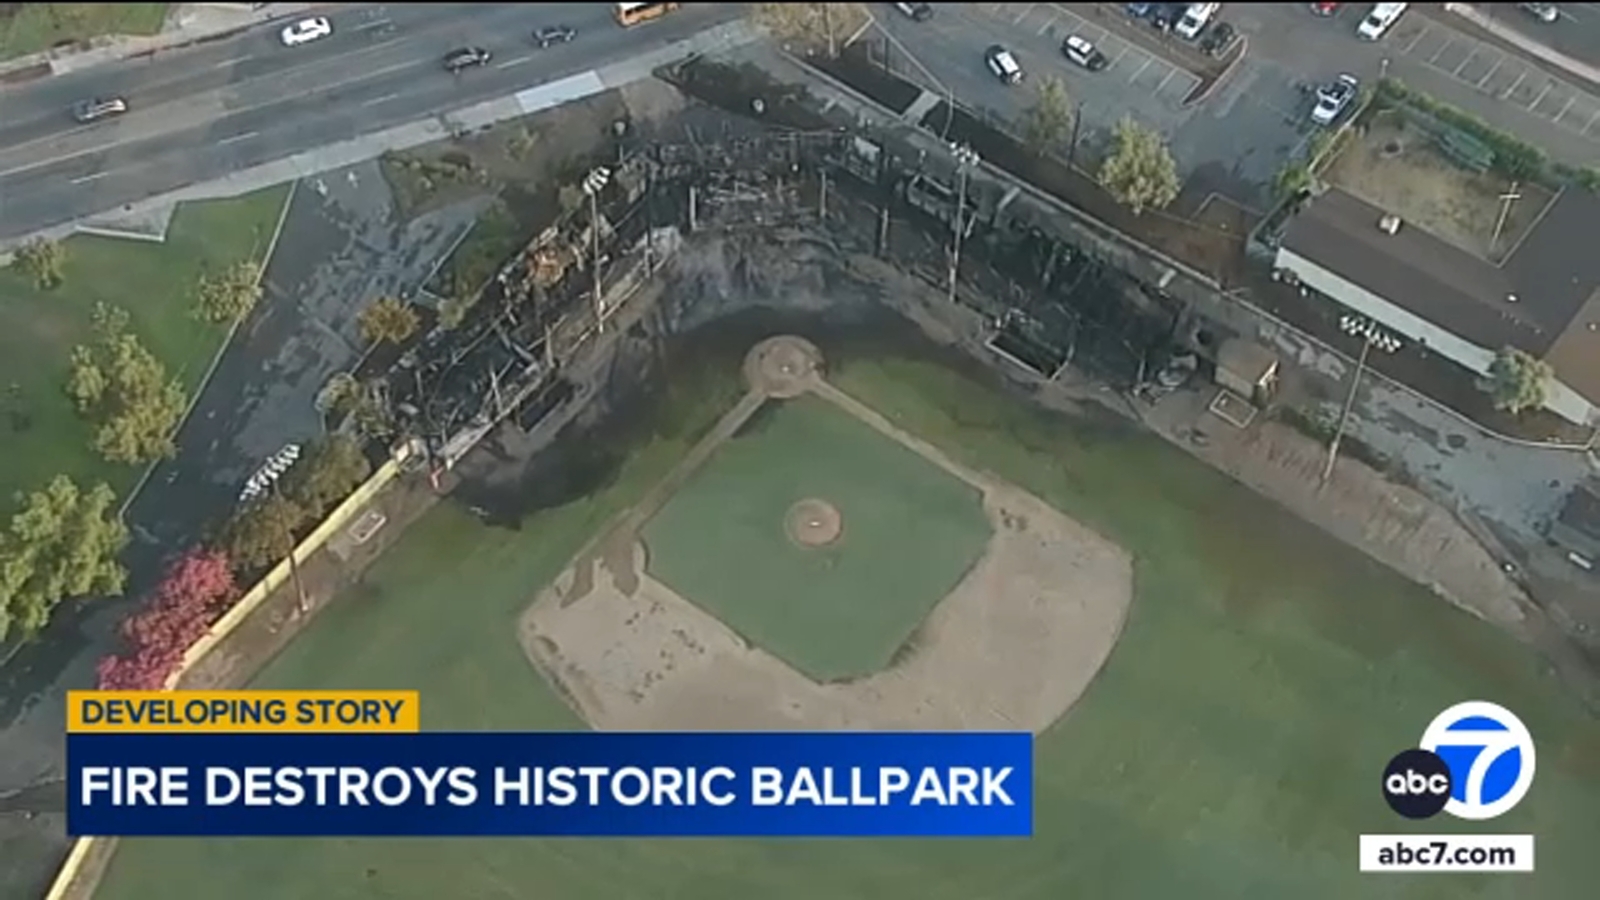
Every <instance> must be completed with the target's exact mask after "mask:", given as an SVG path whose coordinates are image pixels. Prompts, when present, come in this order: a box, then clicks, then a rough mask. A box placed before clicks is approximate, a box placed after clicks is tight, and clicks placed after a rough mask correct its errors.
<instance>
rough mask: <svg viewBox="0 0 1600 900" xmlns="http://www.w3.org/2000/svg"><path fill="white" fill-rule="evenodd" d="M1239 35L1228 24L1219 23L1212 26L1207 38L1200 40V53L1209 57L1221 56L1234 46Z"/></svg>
mask: <svg viewBox="0 0 1600 900" xmlns="http://www.w3.org/2000/svg"><path fill="white" fill-rule="evenodd" d="M1237 37H1238V33H1237V32H1235V31H1234V30H1233V26H1232V25H1229V24H1228V23H1227V22H1218V23H1217V24H1215V25H1213V26H1211V30H1210V31H1208V32H1206V36H1205V37H1203V38H1201V39H1200V52H1201V53H1204V54H1205V55H1207V56H1221V55H1222V54H1224V53H1226V52H1228V48H1229V47H1232V46H1233V41H1234V39H1235V38H1237Z"/></svg>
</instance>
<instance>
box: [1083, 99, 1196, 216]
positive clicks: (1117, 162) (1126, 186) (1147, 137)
mask: <svg viewBox="0 0 1600 900" xmlns="http://www.w3.org/2000/svg"><path fill="white" fill-rule="evenodd" d="M1100 186H1101V187H1103V188H1105V189H1106V190H1107V191H1108V192H1110V194H1111V196H1112V197H1114V198H1116V201H1117V202H1118V203H1121V204H1122V205H1123V206H1126V207H1127V208H1128V210H1129V211H1130V212H1132V213H1133V214H1134V215H1136V216H1137V215H1140V214H1141V213H1143V212H1144V211H1145V210H1147V209H1160V208H1162V207H1164V206H1166V205H1167V204H1168V203H1171V202H1172V201H1173V200H1175V199H1177V196H1178V188H1179V184H1178V167H1177V164H1176V163H1174V162H1173V161H1172V154H1171V153H1169V152H1168V151H1167V145H1166V144H1165V143H1163V142H1162V140H1161V135H1160V133H1158V132H1156V131H1155V130H1153V129H1150V128H1145V127H1144V126H1142V125H1140V124H1139V123H1138V122H1135V121H1134V120H1133V119H1131V118H1124V119H1123V120H1122V121H1120V122H1118V123H1117V130H1116V147H1115V148H1114V149H1113V150H1112V151H1111V155H1110V156H1109V157H1107V158H1106V161H1105V163H1104V164H1103V165H1102V166H1101V167H1100Z"/></svg>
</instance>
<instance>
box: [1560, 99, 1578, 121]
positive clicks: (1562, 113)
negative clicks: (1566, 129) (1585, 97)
mask: <svg viewBox="0 0 1600 900" xmlns="http://www.w3.org/2000/svg"><path fill="white" fill-rule="evenodd" d="M1576 99H1578V95H1577V94H1573V95H1572V96H1570V97H1568V98H1567V105H1566V106H1563V107H1561V112H1558V113H1556V117H1555V120H1554V121H1555V123H1556V124H1557V125H1560V124H1561V117H1562V116H1565V115H1566V114H1567V110H1569V109H1571V108H1572V101H1574V100H1576Z"/></svg>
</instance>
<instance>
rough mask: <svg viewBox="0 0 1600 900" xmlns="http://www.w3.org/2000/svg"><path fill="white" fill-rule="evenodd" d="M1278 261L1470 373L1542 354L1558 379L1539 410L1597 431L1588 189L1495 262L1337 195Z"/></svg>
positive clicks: (1314, 209)
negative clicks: (1521, 355) (1498, 360)
mask: <svg viewBox="0 0 1600 900" xmlns="http://www.w3.org/2000/svg"><path fill="white" fill-rule="evenodd" d="M1386 219H1387V220H1388V221H1387V222H1386V221H1385V220H1386ZM1396 225H1398V227H1393V226H1396ZM1386 226H1389V227H1386ZM1276 264H1277V267H1278V268H1279V269H1281V270H1285V271H1288V272H1291V273H1293V274H1294V276H1295V277H1296V278H1298V279H1299V281H1300V282H1301V283H1302V284H1304V285H1305V286H1307V287H1309V288H1311V289H1313V290H1315V291H1317V292H1318V293H1320V294H1322V295H1324V296H1326V297H1328V298H1330V299H1332V300H1334V301H1335V302H1337V303H1339V304H1341V305H1343V306H1345V307H1348V308H1349V309H1350V310H1352V311H1354V312H1355V313H1358V314H1359V315H1362V316H1365V317H1366V318H1368V319H1371V320H1372V321H1374V322H1376V323H1378V324H1379V325H1381V326H1382V327H1383V328H1385V329H1387V330H1389V331H1391V332H1393V333H1394V334H1396V335H1398V336H1400V337H1402V338H1405V339H1407V340H1409V341H1412V342H1414V343H1417V344H1420V345H1422V346H1425V347H1427V348H1428V350H1429V351H1430V352H1433V353H1435V354H1437V355H1440V356H1443V357H1445V358H1447V359H1450V360H1452V361H1454V362H1456V363H1458V364H1459V365H1461V366H1464V367H1465V368H1467V369H1468V370H1470V371H1472V372H1475V373H1477V374H1480V375H1481V374H1484V373H1486V372H1488V369H1489V364H1490V363H1491V362H1492V361H1493V360H1494V357H1495V354H1496V353H1497V352H1498V351H1499V350H1500V349H1501V348H1502V347H1507V346H1510V347H1516V348H1518V349H1520V350H1523V351H1526V352H1527V353H1530V354H1532V355H1534V356H1536V357H1539V358H1540V359H1543V360H1545V361H1546V362H1547V363H1549V364H1550V366H1551V368H1552V369H1553V370H1554V372H1555V379H1554V380H1555V383H1553V384H1551V385H1549V389H1548V391H1547V392H1546V393H1547V398H1546V401H1545V405H1546V407H1548V408H1549V409H1550V410H1551V411H1553V412H1555V413H1557V414H1559V415H1561V416H1562V417H1564V418H1566V419H1568V420H1570V421H1572V422H1575V423H1578V424H1580V425H1590V424H1600V197H1597V196H1596V195H1595V194H1593V193H1591V192H1589V191H1586V190H1582V189H1578V188H1568V189H1566V190H1564V191H1562V192H1561V193H1560V194H1558V195H1557V196H1556V197H1555V199H1554V200H1552V201H1551V202H1550V204H1549V206H1548V207H1546V209H1545V211H1544V213H1543V215H1542V216H1540V218H1539V220H1538V221H1537V222H1536V223H1534V225H1533V226H1532V227H1531V228H1529V229H1528V230H1527V232H1526V233H1525V234H1524V235H1523V236H1522V238H1521V240H1520V242H1519V243H1517V244H1516V246H1515V247H1513V248H1512V250H1511V252H1510V254H1509V255H1507V256H1506V258H1505V260H1504V262H1502V263H1501V264H1499V265H1495V264H1494V263H1492V262H1490V261H1489V260H1488V259H1485V258H1484V257H1482V256H1479V255H1476V254H1474V253H1470V252H1468V251H1466V250H1463V249H1461V248H1459V247H1457V246H1455V245H1453V244H1451V243H1448V242H1446V241H1444V240H1442V239H1440V238H1438V237H1435V236H1434V235H1432V234H1430V233H1428V232H1427V231H1424V230H1423V229H1421V228H1416V227H1409V226H1408V225H1407V223H1405V222H1397V221H1396V220H1395V219H1394V218H1393V217H1392V216H1388V215H1387V214H1386V212H1385V211H1384V210H1382V209H1379V208H1378V207H1376V206H1373V205H1371V204H1369V203H1367V202H1365V201H1363V200H1361V199H1360V198H1358V197H1356V196H1354V195H1353V194H1350V193H1347V192H1345V191H1343V190H1339V189H1337V188H1335V189H1332V190H1329V191H1327V192H1326V193H1324V194H1322V195H1320V196H1318V197H1316V198H1315V199H1313V200H1311V201H1310V202H1308V203H1307V204H1306V206H1305V208H1304V209H1303V210H1301V211H1300V212H1299V213H1298V214H1297V215H1296V216H1295V218H1294V219H1293V220H1292V221H1291V222H1290V223H1289V225H1288V228H1287V229H1286V230H1285V232H1284V235H1283V241H1282V244H1281V245H1280V246H1279V248H1278V253H1277V261H1276Z"/></svg>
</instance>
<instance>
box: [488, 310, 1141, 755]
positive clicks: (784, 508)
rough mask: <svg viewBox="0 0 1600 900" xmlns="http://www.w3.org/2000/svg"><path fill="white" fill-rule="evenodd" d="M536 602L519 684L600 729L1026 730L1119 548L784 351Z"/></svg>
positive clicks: (1036, 720) (1106, 618) (1050, 710)
mask: <svg viewBox="0 0 1600 900" xmlns="http://www.w3.org/2000/svg"><path fill="white" fill-rule="evenodd" d="M745 373H746V377H747V380H748V381H749V383H750V388H751V393H750V394H749V395H747V396H746V397H745V399H744V400H742V401H741V402H740V403H739V404H738V405H737V406H736V407H735V408H734V409H733V410H732V411H730V412H729V413H728V414H727V416H725V417H724V420H723V421H722V422H719V423H718V426H717V427H715V428H713V429H712V431H711V432H710V433H709V435H708V436H707V437H706V439H705V440H704V441H703V442H702V444H701V445H700V446H697V447H695V448H694V449H693V450H691V451H690V453H689V454H688V455H687V456H686V457H685V459H684V461H683V462H682V463H681V464H680V465H679V467H678V469H676V470H674V471H673V472H672V473H669V474H668V476H667V477H666V478H665V479H664V480H663V482H662V484H660V485H658V486H657V489H656V490H655V491H653V492H652V493H651V494H650V495H647V497H646V499H645V500H643V501H641V503H640V504H639V505H638V506H637V507H635V508H634V509H633V510H630V511H629V512H628V513H627V514H625V515H623V516H622V517H620V518H619V519H618V520H617V521H616V522H614V523H613V524H612V525H611V526H610V527H609V528H608V529H607V530H606V532H605V533H604V534H602V535H601V536H600V537H598V538H597V539H596V540H595V541H594V542H593V543H592V544H591V545H590V547H589V549H586V550H585V551H583V552H582V553H580V554H579V556H578V557H577V558H576V559H574V560H573V562H572V563H571V564H570V565H569V566H568V567H567V569H566V570H565V571H563V572H562V573H561V574H560V575H559V576H558V577H557V578H556V580H555V582H554V583H553V584H551V585H550V586H549V587H547V588H546V589H544V590H543V591H541V592H540V594H539V595H538V596H537V597H536V598H535V600H534V602H533V604H532V605H531V606H530V607H529V609H528V610H527V612H526V613H524V615H523V616H522V618H521V620H520V622H519V627H518V630H519V638H520V640H521V642H522V645H523V648H524V650H525V651H526V652H527V654H528V656H529V658H530V659H531V660H532V661H533V663H534V665H535V667H536V668H538V669H539V671H540V672H541V673H542V674H543V675H544V676H545V677H546V678H547V679H548V680H549V681H550V682H551V684H552V685H554V686H555V687H556V688H557V690H558V691H559V692H560V693H561V694H562V696H563V697H564V698H565V699H566V700H567V702H568V703H570V704H571V705H572V706H573V707H574V708H575V709H576V710H577V711H578V712H579V714H581V715H582V716H583V717H584V718H585V719H586V720H587V721H588V722H589V723H590V725H591V726H592V727H594V728H596V729H601V730H619V731H623V730H641V731H650V730H689V731H694V730H989V729H992V730H1011V729H1027V730H1032V731H1035V732H1037V731H1042V730H1043V729H1045V728H1047V727H1049V726H1050V724H1051V723H1052V722H1054V721H1055V720H1056V719H1058V718H1059V717H1060V716H1061V715H1062V714H1063V713H1065V712H1066V711H1067V709H1068V708H1069V707H1070V706H1071V705H1072V704H1073V703H1074V702H1075V701H1076V700H1077V699H1078V697H1080V696H1081V695H1082V693H1083V691H1084V690H1085V689H1086V688H1087V687H1088V685H1089V682H1090V681H1091V680H1092V679H1093V678H1094V676H1095V674H1096V673H1097V672H1098V671H1099V670H1100V667H1101V666H1102V665H1103V664H1104V663H1105V660H1106V658H1107V657H1108V656H1109V655H1110V652H1111V648H1112V646H1113V645H1114V644H1115V643H1116V640H1117V637H1118V635H1119V633H1120V632H1121V628H1122V624H1123V622H1124V620H1125V618H1126V615H1127V609H1128V604H1129V602H1130V600H1131V597H1132V589H1133V567H1132V561H1131V559H1130V558H1129V556H1128V555H1127V554H1126V553H1125V552H1123V550H1122V549H1121V548H1119V547H1118V546H1116V545H1115V544H1112V543H1111V542H1109V541H1107V540H1106V539H1105V538H1103V537H1101V536H1100V535H1098V534H1096V533H1094V532H1092V531H1090V530H1089V529H1087V528H1085V527H1083V526H1082V525H1080V524H1078V523H1077V522H1075V521H1073V520H1072V519H1069V518H1067V517H1066V516H1064V515H1062V514H1061V513H1059V512H1057V511H1056V510H1055V509H1053V508H1051V507H1049V506H1047V505H1045V504H1044V503H1043V502H1041V501H1040V500H1038V499H1037V498H1035V497H1034V496H1032V495H1031V494H1028V493H1026V492H1024V491H1021V490H1019V489H1017V488H1016V487H1013V486H1012V485H1010V484H1007V483H1004V482H1002V481H999V480H998V479H995V478H993V477H991V476H989V475H986V474H983V473H979V472H974V471H971V470H969V469H967V468H965V467H964V466H962V465H960V464H958V463H956V462H954V461H953V460H951V459H950V458H949V457H947V456H945V455H944V454H943V453H942V452H941V451H940V450H938V449H937V448H935V447H933V446H931V445H929V444H927V443H926V442H924V441H921V440H920V439H918V438H916V437H914V436H912V435H910V434H908V433H905V432H904V431H902V430H901V429H899V428H897V427H896V426H894V425H893V424H892V423H890V422H889V421H888V420H887V419H885V418H883V417H882V416H880V415H878V414H877V413H876V412H874V411H873V410H871V409H870V408H868V407H866V406H864V405H862V404H861V403H859V402H857V401H856V400H854V399H853V398H851V397H850V396H848V395H846V394H844V393H843V392H841V391H839V390H838V389H837V388H835V387H833V386H832V385H831V384H829V383H828V382H827V381H826V380H825V379H824V377H823V375H822V357H821V354H820V352H818V351H817V349H816V348H815V347H814V346H812V345H811V344H809V343H808V342H806V341H804V340H801V339H798V338H792V337H777V338H771V339H768V340H766V341H763V342H762V343H761V344H758V345H757V346H756V347H755V348H754V349H753V350H752V351H751V353H750V355H749V357H748V358H747V360H746V364H745Z"/></svg>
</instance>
